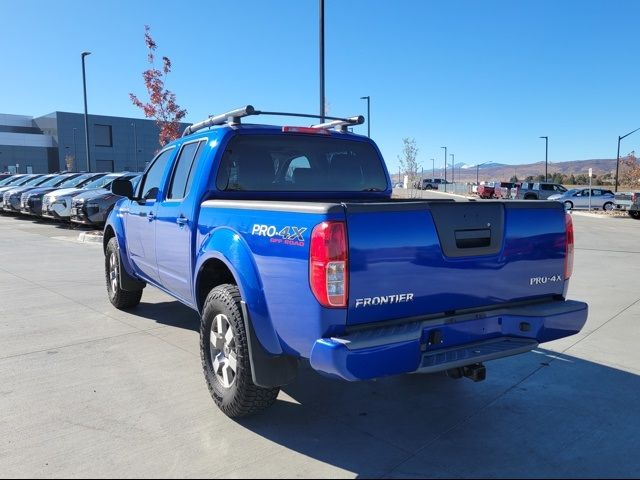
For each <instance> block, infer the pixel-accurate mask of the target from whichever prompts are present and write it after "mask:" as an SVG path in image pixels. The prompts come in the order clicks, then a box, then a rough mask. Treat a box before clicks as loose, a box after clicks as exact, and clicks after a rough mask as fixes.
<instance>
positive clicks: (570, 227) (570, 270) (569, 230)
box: [564, 213, 574, 280]
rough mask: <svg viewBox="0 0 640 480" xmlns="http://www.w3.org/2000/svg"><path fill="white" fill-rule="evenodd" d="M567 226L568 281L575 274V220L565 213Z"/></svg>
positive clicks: (566, 276)
mask: <svg viewBox="0 0 640 480" xmlns="http://www.w3.org/2000/svg"><path fill="white" fill-rule="evenodd" d="M564 218H565V225H566V227H567V250H566V256H565V259H564V279H565V280H568V279H569V278H570V277H571V274H572V273H573V251H574V246H573V245H574V238H573V219H572V218H571V215H569V214H568V213H565V215H564Z"/></svg>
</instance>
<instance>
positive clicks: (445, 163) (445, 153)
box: [440, 147, 447, 192]
mask: <svg viewBox="0 0 640 480" xmlns="http://www.w3.org/2000/svg"><path fill="white" fill-rule="evenodd" d="M440 148H444V191H445V192H446V191H447V147H440Z"/></svg>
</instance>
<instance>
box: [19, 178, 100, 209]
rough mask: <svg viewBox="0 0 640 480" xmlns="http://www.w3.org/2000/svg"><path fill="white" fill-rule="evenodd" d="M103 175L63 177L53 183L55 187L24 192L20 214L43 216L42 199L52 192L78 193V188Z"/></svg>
mask: <svg viewBox="0 0 640 480" xmlns="http://www.w3.org/2000/svg"><path fill="white" fill-rule="evenodd" d="M104 175H105V174H104V173H83V174H69V175H67V176H65V177H64V179H63V180H62V182H55V183H57V185H43V186H41V187H39V188H34V189H32V190H29V191H27V192H24V193H23V194H22V196H21V198H20V213H23V214H25V215H37V216H43V197H46V196H47V195H48V194H49V193H52V192H53V193H55V192H60V191H74V192H77V191H80V190H79V189H78V188H82V186H83V185H85V184H86V183H88V182H90V181H91V180H93V179H95V178H99V177H102V176H104ZM61 189H62V190H61ZM69 200H71V199H69ZM69 208H70V207H69Z"/></svg>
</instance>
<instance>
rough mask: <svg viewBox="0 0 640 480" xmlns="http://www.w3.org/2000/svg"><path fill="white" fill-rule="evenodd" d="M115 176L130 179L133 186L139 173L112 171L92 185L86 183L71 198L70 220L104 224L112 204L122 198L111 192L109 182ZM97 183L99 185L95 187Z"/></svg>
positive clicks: (81, 222) (98, 224)
mask: <svg viewBox="0 0 640 480" xmlns="http://www.w3.org/2000/svg"><path fill="white" fill-rule="evenodd" d="M117 178H119V179H122V180H129V181H131V182H132V184H133V186H134V188H135V187H136V186H137V184H138V180H139V179H140V174H138V173H113V174H109V175H106V176H105V177H102V178H101V179H100V180H99V181H97V182H94V183H93V185H87V189H86V190H85V191H83V192H82V193H78V194H76V195H74V197H73V199H72V200H71V210H70V217H69V218H70V220H71V221H72V222H73V223H80V224H83V225H96V226H102V225H104V223H105V222H106V221H107V217H108V216H109V213H111V210H112V209H113V206H114V205H115V204H116V202H117V201H118V200H120V199H121V198H122V197H120V196H119V195H115V194H114V193H112V192H111V183H112V182H113V181H114V180H115V179H117ZM98 185H100V186H99V187H98V188H96V187H97V186H98Z"/></svg>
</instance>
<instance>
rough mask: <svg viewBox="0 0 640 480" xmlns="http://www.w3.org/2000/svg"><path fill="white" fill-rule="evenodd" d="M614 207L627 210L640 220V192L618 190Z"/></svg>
mask: <svg viewBox="0 0 640 480" xmlns="http://www.w3.org/2000/svg"><path fill="white" fill-rule="evenodd" d="M614 198H615V200H614V208H615V209H616V210H624V211H626V212H627V213H628V214H629V216H630V217H631V218H635V219H636V220H640V192H617V193H616V194H615V196H614Z"/></svg>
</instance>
